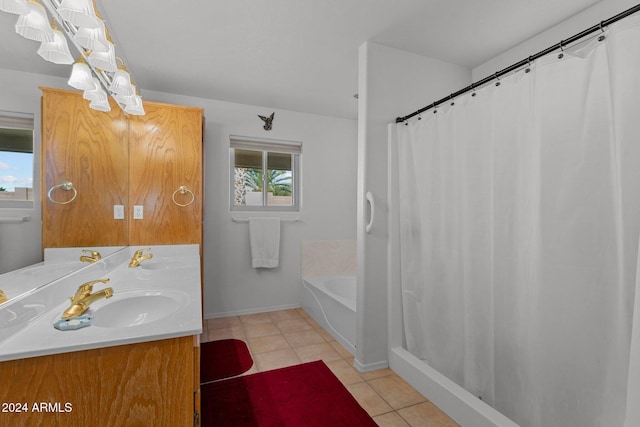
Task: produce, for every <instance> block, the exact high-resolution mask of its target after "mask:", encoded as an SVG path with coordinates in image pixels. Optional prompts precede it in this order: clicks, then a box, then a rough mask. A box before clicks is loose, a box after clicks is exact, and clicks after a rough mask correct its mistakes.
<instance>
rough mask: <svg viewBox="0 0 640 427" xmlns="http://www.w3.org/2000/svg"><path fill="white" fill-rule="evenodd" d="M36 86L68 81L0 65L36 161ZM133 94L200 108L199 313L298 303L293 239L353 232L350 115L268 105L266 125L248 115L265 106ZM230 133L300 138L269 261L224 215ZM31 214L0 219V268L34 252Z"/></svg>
mask: <svg viewBox="0 0 640 427" xmlns="http://www.w3.org/2000/svg"><path fill="white" fill-rule="evenodd" d="M38 86H48V87H59V88H63V89H68V87H67V85H66V81H65V79H59V78H52V77H47V76H41V75H34V74H27V73H19V72H12V71H6V70H0V109H5V110H10V111H20V112H30V113H34V114H35V121H36V126H37V129H36V131H35V134H36V135H37V136H36V141H35V145H34V151H36V152H37V153H38V159H37V161H36V165H38V166H37V167H36V169H38V167H39V164H40V163H39V151H40V125H39V124H40V96H41V93H40V91H39V90H38ZM142 97H143V98H144V99H145V100H149V101H159V102H166V103H172V104H181V105H189V106H194V107H201V108H204V110H205V118H206V127H205V148H204V149H205V215H204V254H205V255H204V265H205V267H204V281H205V305H204V312H205V316H206V317H214V316H222V315H228V314H236V313H251V312H259V311H267V310H274V309H278V308H284V307H298V306H299V304H300V263H301V259H300V248H301V241H302V240H345V239H347V240H348V239H355V223H356V200H355V195H356V159H357V135H356V133H357V132H356V131H357V124H356V122H355V121H354V120H347V119H339V118H333V117H325V116H318V115H312V114H304V113H297V112H291V111H282V110H275V113H276V114H275V119H274V122H273V130H272V131H269V132H267V131H265V130H264V129H263V128H262V126H263V122H262V121H261V120H260V119H259V118H258V117H257V115H258V114H262V115H268V114H271V112H273V111H274V110H273V109H271V108H268V107H256V106H249V105H242V104H235V103H229V102H221V101H215V100H209V99H203V98H194V97H185V96H180V95H174V94H167V93H160V92H148V91H142ZM354 102H356V101H355V100H354ZM230 134H233V135H242V136H250V137H259V138H270V139H281V140H293V141H301V142H302V143H303V155H302V175H303V176H302V178H303V180H302V204H303V206H302V209H303V211H302V213H301V214H300V215H291V214H283V215H282V216H283V217H285V216H287V217H292V216H295V217H300V219H301V221H300V222H296V223H282V228H281V233H282V234H281V252H280V267H278V268H277V269H273V270H263V271H257V270H255V269H253V268H251V264H250V260H249V235H248V230H249V227H248V224H246V223H234V222H232V220H231V217H232V215H231V213H230V211H229V187H230V186H229V150H228V147H229V145H228V144H229V135H230ZM37 181H38V178H36V182H37ZM37 188H38V187H36V189H35V191H38V190H37ZM36 197H38V196H36ZM1 214H2V213H1V212H0V215H1ZM30 214H31V215H32V217H33V221H31V222H30V223H25V224H22V225H10V226H8V225H0V267H6V270H10V269H14V268H18V267H20V266H23V265H29V264H32V263H34V262H38V261H40V260H41V245H42V235H41V221H40V216H41V215H40V206H39V203H38V204H37V207H36V209H34V210H33V212H31V213H30ZM234 216H239V215H238V214H236V215H234ZM14 229H15V230H14ZM9 261H10V262H9Z"/></svg>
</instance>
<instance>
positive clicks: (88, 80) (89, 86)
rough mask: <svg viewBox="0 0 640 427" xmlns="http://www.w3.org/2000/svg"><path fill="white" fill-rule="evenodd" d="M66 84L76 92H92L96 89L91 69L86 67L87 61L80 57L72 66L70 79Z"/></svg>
mask: <svg viewBox="0 0 640 427" xmlns="http://www.w3.org/2000/svg"><path fill="white" fill-rule="evenodd" d="M67 83H68V84H69V86H71V87H72V88H74V89H78V90H93V89H95V88H96V85H95V83H94V81H93V77H92V74H91V69H90V68H89V66H88V65H87V61H85V60H84V58H83V57H82V56H81V57H80V58H78V60H77V61H76V62H75V63H74V64H73V68H72V69H71V77H69V81H68V82H67Z"/></svg>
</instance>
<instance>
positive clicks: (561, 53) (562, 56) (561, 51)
mask: <svg viewBox="0 0 640 427" xmlns="http://www.w3.org/2000/svg"><path fill="white" fill-rule="evenodd" d="M562 43H564V42H563V41H562V40H560V45H559V46H560V53H559V54H558V59H562V58H564V48H563V47H562Z"/></svg>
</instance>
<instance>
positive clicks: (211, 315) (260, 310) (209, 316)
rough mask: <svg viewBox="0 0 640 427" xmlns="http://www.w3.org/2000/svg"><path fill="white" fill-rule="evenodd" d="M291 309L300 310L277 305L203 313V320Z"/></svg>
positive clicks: (293, 305) (292, 306) (289, 306)
mask: <svg viewBox="0 0 640 427" xmlns="http://www.w3.org/2000/svg"><path fill="white" fill-rule="evenodd" d="M292 308H301V307H300V304H288V305H278V306H272V307H260V308H250V309H246V310H234V311H224V312H220V313H205V314H204V318H205V319H217V318H219V317H230V316H242V315H246V314H257V313H268V312H270V311H279V310H291V309H292Z"/></svg>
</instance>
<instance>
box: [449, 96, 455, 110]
mask: <svg viewBox="0 0 640 427" xmlns="http://www.w3.org/2000/svg"><path fill="white" fill-rule="evenodd" d="M449 100H450V101H451V106H452V107H453V106H454V105H456V103H455V101H454V100H453V94H451V95H449Z"/></svg>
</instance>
